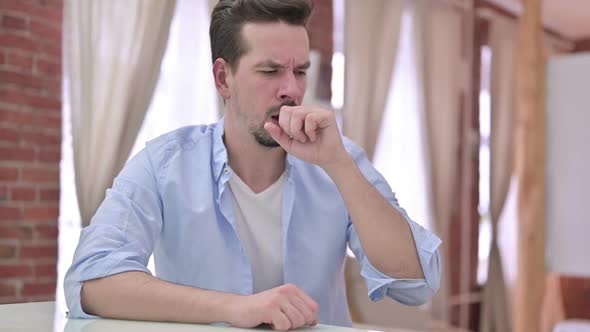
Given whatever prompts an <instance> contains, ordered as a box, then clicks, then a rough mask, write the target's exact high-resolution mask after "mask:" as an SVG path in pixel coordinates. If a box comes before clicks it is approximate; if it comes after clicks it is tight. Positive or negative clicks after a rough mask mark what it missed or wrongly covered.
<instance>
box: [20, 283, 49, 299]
mask: <svg viewBox="0 0 590 332" xmlns="http://www.w3.org/2000/svg"><path fill="white" fill-rule="evenodd" d="M55 286H56V284H55V281H50V282H42V283H39V282H36V283H29V282H27V283H25V285H24V286H23V290H22V295H24V296H28V295H50V294H55Z"/></svg>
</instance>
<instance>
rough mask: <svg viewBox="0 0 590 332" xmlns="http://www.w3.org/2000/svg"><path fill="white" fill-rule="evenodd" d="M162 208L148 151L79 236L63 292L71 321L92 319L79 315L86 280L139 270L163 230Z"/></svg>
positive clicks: (131, 163)
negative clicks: (82, 289) (81, 292)
mask: <svg viewBox="0 0 590 332" xmlns="http://www.w3.org/2000/svg"><path fill="white" fill-rule="evenodd" d="M161 216H162V204H161V199H160V198H159V195H158V190H157V182H156V177H155V175H154V172H153V167H152V166H151V163H150V161H149V158H148V154H147V151H146V150H143V151H142V152H140V153H139V154H138V155H137V156H136V157H135V158H133V159H132V160H130V161H129V163H127V165H126V166H125V168H124V169H123V171H121V173H120V174H119V176H118V177H117V178H116V179H115V181H114V183H113V187H112V189H109V190H107V193H106V197H105V200H104V201H103V202H102V204H101V205H100V207H99V208H98V210H97V212H96V214H95V215H94V217H93V218H92V221H91V224H90V226H88V227H86V228H84V229H83V230H82V232H81V234H80V242H79V244H78V247H77V248H76V252H75V253H74V258H73V261H72V265H71V267H70V269H69V270H68V272H67V273H66V276H65V280H64V291H65V297H66V303H67V305H68V308H69V317H70V318H95V316H92V315H88V314H87V313H85V312H84V311H83V310H82V307H81V303H80V291H81V288H82V284H83V283H84V281H87V280H92V279H98V278H103V277H107V276H110V275H114V274H118V273H122V272H128V271H142V272H146V273H150V271H149V270H148V269H147V264H148V261H149V258H150V255H151V254H152V252H153V249H154V245H155V241H156V238H157V236H158V234H159V233H160V232H161V229H162V217H161Z"/></svg>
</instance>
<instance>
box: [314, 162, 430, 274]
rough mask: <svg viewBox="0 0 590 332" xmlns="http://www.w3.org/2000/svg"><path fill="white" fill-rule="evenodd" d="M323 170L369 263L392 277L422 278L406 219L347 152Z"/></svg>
mask: <svg viewBox="0 0 590 332" xmlns="http://www.w3.org/2000/svg"><path fill="white" fill-rule="evenodd" d="M324 170H325V171H326V173H328V175H329V176H330V177H331V178H332V180H333V181H334V182H335V183H336V186H337V187H338V190H339V191H340V194H341V195H342V197H343V199H344V202H345V204H346V207H347V209H348V212H349V214H350V218H351V220H352V223H353V224H354V226H355V228H356V231H357V233H358V235H359V239H360V241H361V244H362V246H363V249H364V251H365V254H366V256H367V258H368V259H369V261H370V262H371V264H372V265H373V266H374V267H375V268H377V269H378V270H380V271H382V272H383V273H385V274H387V275H389V276H391V277H394V278H398V279H400V278H413V279H422V278H424V273H423V271H422V267H421V266H420V260H419V259H418V252H417V249H416V245H415V243H414V238H413V237H412V232H411V230H410V226H409V225H408V222H407V221H406V220H405V218H404V216H402V215H401V213H399V212H398V211H397V210H396V209H395V208H394V207H393V206H391V204H390V203H389V202H388V201H387V200H386V199H385V198H384V197H383V196H382V195H381V194H380V193H379V192H378V191H377V190H376V189H375V188H374V187H373V186H372V185H371V184H370V183H369V182H368V181H367V180H366V178H365V177H364V176H363V174H362V173H361V171H360V169H359V168H358V166H357V165H356V163H355V162H354V160H353V159H352V158H351V157H350V155H348V154H347V158H343V159H342V161H339V162H337V163H334V164H332V165H329V166H328V167H326V168H325V169H324ZM391 253H396V255H392V254H391Z"/></svg>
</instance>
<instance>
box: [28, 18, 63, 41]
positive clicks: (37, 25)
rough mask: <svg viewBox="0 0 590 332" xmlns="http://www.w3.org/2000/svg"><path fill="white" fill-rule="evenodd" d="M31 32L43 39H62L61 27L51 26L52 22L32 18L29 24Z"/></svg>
mask: <svg viewBox="0 0 590 332" xmlns="http://www.w3.org/2000/svg"><path fill="white" fill-rule="evenodd" d="M29 26H30V28H29V30H30V31H31V34H32V35H34V36H36V37H39V39H41V40H51V41H58V42H59V41H61V29H60V28H56V27H55V26H51V25H50V24H47V23H44V22H40V21H37V20H31V22H30V24H29Z"/></svg>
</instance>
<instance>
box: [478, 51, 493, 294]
mask: <svg viewBox="0 0 590 332" xmlns="http://www.w3.org/2000/svg"><path fill="white" fill-rule="evenodd" d="M480 57H481V75H480V77H481V81H480V91H479V138H480V143H479V207H478V210H479V216H480V219H479V220H480V222H479V250H478V266H477V283H478V284H479V285H483V284H485V282H486V280H487V277H488V259H489V256H490V245H491V236H492V224H491V215H490V181H491V161H490V134H491V120H492V118H491V96H490V81H491V79H490V75H491V64H492V50H491V49H490V47H489V46H484V47H482V49H481V54H480Z"/></svg>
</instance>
